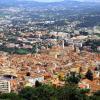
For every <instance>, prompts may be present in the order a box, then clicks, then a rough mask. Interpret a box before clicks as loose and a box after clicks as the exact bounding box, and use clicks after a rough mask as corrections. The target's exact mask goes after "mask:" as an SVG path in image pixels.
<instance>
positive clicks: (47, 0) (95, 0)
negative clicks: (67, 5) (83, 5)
mask: <svg viewBox="0 0 100 100" xmlns="http://www.w3.org/2000/svg"><path fill="white" fill-rule="evenodd" d="M19 1H21V0H19ZM23 1H39V2H57V1H64V0H23ZM66 1H67V0H66ZM68 1H70V0H68ZM73 1H75V0H73ZM76 1H82V2H83V1H86V2H87V1H89V2H100V0H76Z"/></svg>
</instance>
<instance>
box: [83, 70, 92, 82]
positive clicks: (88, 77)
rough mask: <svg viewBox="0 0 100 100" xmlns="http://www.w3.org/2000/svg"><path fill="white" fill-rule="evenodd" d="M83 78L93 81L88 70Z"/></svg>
mask: <svg viewBox="0 0 100 100" xmlns="http://www.w3.org/2000/svg"><path fill="white" fill-rule="evenodd" d="M85 77H86V78H87V79H89V80H91V81H92V80H93V73H92V71H91V70H88V71H87V73H86V75H85Z"/></svg>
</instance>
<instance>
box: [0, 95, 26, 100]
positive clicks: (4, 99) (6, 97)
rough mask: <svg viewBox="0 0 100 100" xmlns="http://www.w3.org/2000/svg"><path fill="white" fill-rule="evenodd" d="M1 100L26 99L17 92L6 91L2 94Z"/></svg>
mask: <svg viewBox="0 0 100 100" xmlns="http://www.w3.org/2000/svg"><path fill="white" fill-rule="evenodd" d="M0 100H24V99H22V98H21V97H20V96H19V95H17V94H16V93H4V94H1V95H0Z"/></svg>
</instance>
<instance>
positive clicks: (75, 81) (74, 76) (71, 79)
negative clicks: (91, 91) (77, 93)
mask: <svg viewBox="0 0 100 100" xmlns="http://www.w3.org/2000/svg"><path fill="white" fill-rule="evenodd" d="M79 81H80V76H79V75H77V74H76V73H74V72H73V73H70V75H69V76H68V77H67V78H66V79H65V82H66V83H69V84H78V83H79Z"/></svg>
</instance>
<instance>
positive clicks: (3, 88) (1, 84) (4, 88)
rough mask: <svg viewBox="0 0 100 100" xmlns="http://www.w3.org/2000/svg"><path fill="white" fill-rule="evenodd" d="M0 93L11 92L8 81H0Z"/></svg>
mask: <svg viewBox="0 0 100 100" xmlns="http://www.w3.org/2000/svg"><path fill="white" fill-rule="evenodd" d="M0 92H1V93H10V92H11V85H10V81H8V80H0Z"/></svg>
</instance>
